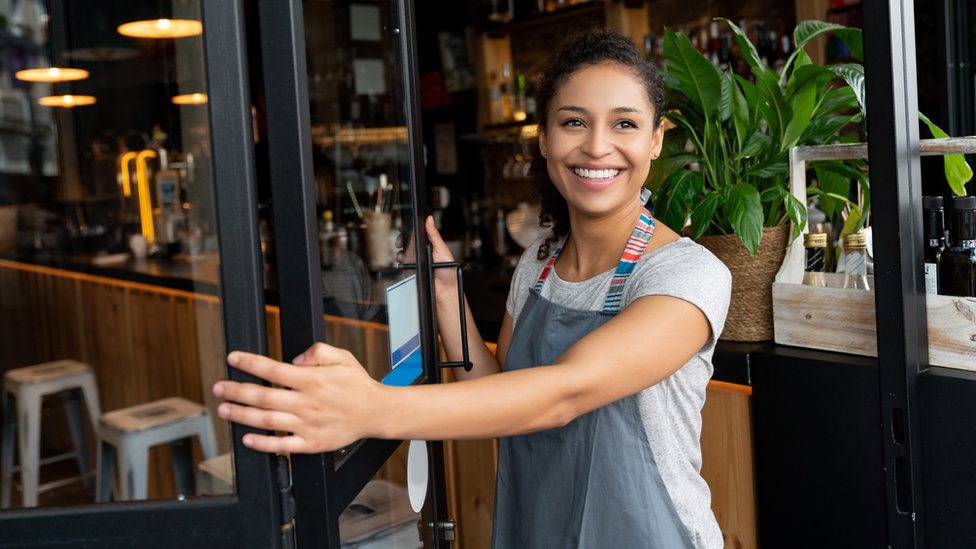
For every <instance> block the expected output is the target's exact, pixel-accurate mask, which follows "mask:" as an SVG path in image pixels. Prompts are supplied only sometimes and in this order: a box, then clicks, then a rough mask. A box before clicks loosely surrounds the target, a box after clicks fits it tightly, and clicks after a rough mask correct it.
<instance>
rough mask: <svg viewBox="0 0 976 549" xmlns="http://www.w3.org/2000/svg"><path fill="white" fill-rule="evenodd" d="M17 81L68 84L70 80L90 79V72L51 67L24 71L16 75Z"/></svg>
mask: <svg viewBox="0 0 976 549" xmlns="http://www.w3.org/2000/svg"><path fill="white" fill-rule="evenodd" d="M14 77H15V78H17V80H23V81H24V82H67V81H69V80H84V79H85V78H88V71H86V70H84V69H67V68H61V67H49V68H47V69H24V70H22V71H17V73H16V74H14Z"/></svg>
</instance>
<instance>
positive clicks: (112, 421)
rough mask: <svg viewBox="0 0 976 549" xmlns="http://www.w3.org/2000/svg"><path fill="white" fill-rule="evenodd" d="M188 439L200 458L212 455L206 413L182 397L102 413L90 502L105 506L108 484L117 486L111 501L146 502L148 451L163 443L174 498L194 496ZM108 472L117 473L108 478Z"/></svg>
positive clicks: (211, 431)
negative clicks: (195, 445)
mask: <svg viewBox="0 0 976 549" xmlns="http://www.w3.org/2000/svg"><path fill="white" fill-rule="evenodd" d="M194 435H196V436H197V438H198V439H199V440H200V447H201V449H202V450H203V457H204V459H210V458H213V457H216V456H217V441H216V438H215V437H214V429H213V422H212V421H211V420H210V412H208V411H207V409H206V408H204V407H203V406H201V405H199V404H197V403H195V402H191V401H189V400H186V399H183V398H165V399H162V400H157V401H154V402H148V403H146V404H139V405H137V406H131V407H129V408H123V409H121V410H114V411H111V412H108V413H106V414H105V415H103V416H102V418H101V420H100V421H99V425H98V438H99V444H98V488H97V493H96V495H95V500H96V501H108V495H109V494H108V493H109V486H110V485H111V484H112V481H113V480H115V482H117V484H116V486H115V488H116V489H115V497H116V499H118V500H128V499H146V497H147V492H148V484H149V477H148V470H149V449H150V448H152V447H153V446H158V445H160V444H165V443H169V444H170V447H171V449H172V454H173V473H174V475H175V477H176V486H177V489H178V490H179V492H180V494H183V495H194V494H195V492H196V489H195V482H194V467H193V452H192V451H193V438H192V437H193V436H194ZM116 454H118V455H116ZM116 462H117V465H116ZM113 469H117V471H116V473H117V474H116V475H115V476H114V477H113V474H112V473H113Z"/></svg>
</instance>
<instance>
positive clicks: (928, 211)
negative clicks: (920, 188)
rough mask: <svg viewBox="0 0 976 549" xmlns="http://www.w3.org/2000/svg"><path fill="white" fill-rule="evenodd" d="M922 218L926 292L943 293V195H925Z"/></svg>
mask: <svg viewBox="0 0 976 549" xmlns="http://www.w3.org/2000/svg"><path fill="white" fill-rule="evenodd" d="M922 208H923V211H924V217H923V218H922V222H923V227H924V230H925V293H927V294H941V293H943V292H942V289H941V281H940V280H939V271H940V270H941V263H942V256H943V254H944V253H945V216H944V214H943V209H942V197H941V196H923V197H922Z"/></svg>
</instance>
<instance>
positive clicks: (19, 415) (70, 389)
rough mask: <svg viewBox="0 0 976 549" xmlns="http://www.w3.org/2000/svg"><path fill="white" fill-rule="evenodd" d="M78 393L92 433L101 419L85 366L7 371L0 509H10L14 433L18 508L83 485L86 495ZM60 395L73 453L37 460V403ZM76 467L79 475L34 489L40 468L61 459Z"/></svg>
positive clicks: (87, 472) (64, 363)
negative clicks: (44, 494) (48, 493)
mask: <svg viewBox="0 0 976 549" xmlns="http://www.w3.org/2000/svg"><path fill="white" fill-rule="evenodd" d="M79 392H80V393H81V397H82V398H83V399H84V401H85V407H87V408H88V420H89V422H90V423H91V424H92V426H93V427H94V422H95V419H96V418H98V417H99V416H100V415H101V408H100V407H99V404H98V387H97V385H96V384H95V373H94V371H92V369H91V366H89V365H87V364H84V363H81V362H78V361H76V360H58V361H54V362H47V363H44V364H36V365H34V366H27V367H26V368H17V369H15V370H10V371H8V372H7V373H6V375H4V379H3V441H2V446H3V449H2V460H0V461H2V465H0V469H2V471H3V481H2V483H3V488H2V492H3V494H2V498H0V499H2V502H0V505H2V508H3V509H6V508H8V507H9V506H10V487H11V484H12V481H13V478H12V477H13V472H14V470H16V469H17V468H18V467H14V463H13V462H14V445H15V441H14V433H16V434H17V439H18V444H17V445H18V446H19V447H20V464H19V469H20V484H21V493H22V494H23V505H24V507H36V506H37V496H38V494H39V493H40V492H43V491H45V490H50V489H52V488H58V487H60V486H64V485H66V484H70V483H72V482H75V481H78V480H83V481H84V483H85V487H86V488H87V489H88V490H89V491H91V489H92V485H91V482H92V481H91V477H92V471H91V463H90V460H89V456H88V435H87V433H86V432H85V431H86V429H85V420H84V415H85V413H84V411H83V410H82V405H81V402H80V399H79ZM55 393H62V394H63V395H64V397H65V408H66V410H67V414H68V426H69V429H70V431H71V439H72V442H74V450H73V451H71V452H67V453H64V454H60V455H56V456H51V457H48V458H45V459H41V458H40V452H41V448H40V446H41V400H42V399H43V398H44V397H45V396H47V395H51V394H55ZM71 457H73V458H75V459H77V461H78V470H79V471H81V474H80V475H77V476H73V477H68V478H64V479H60V480H56V481H52V482H48V483H46V484H43V485H39V478H40V468H41V466H42V465H47V464H49V463H53V462H56V461H61V460H63V459H67V458H71Z"/></svg>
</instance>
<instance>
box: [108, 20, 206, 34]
mask: <svg viewBox="0 0 976 549" xmlns="http://www.w3.org/2000/svg"><path fill="white" fill-rule="evenodd" d="M118 31H119V34H121V35H123V36H129V37H132V38H185V37H187V36H197V35H198V34H201V33H203V24H202V23H201V22H200V21H196V20H194V19H147V20H142V21H132V22H130V23H124V24H122V25H119V27H118Z"/></svg>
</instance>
